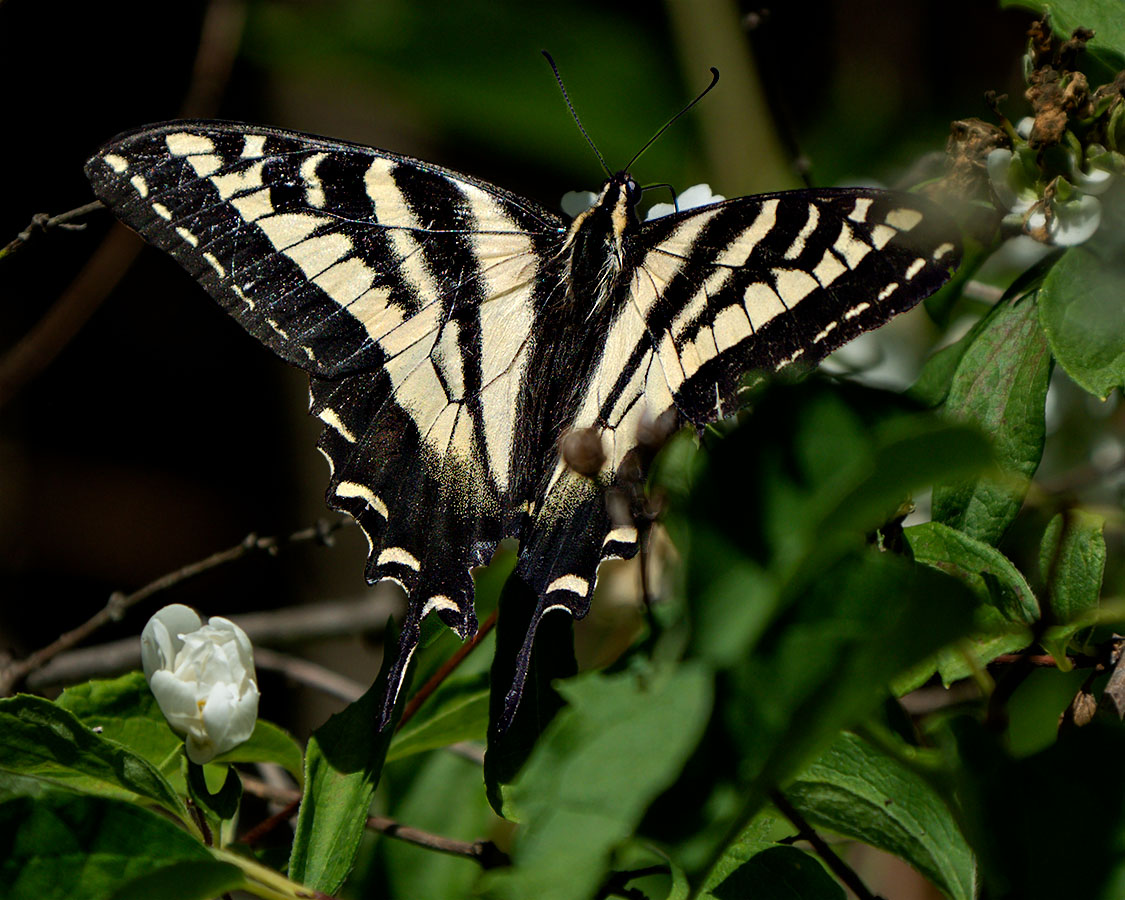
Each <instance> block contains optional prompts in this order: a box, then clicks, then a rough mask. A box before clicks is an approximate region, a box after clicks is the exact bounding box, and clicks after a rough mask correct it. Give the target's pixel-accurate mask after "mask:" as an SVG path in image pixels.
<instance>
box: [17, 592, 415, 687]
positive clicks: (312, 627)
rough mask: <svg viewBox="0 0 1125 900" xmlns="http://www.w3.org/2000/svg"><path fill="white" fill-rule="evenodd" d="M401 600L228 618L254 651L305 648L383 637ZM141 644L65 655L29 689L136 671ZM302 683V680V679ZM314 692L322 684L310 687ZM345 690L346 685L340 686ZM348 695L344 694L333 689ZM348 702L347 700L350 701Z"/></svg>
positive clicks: (377, 598) (373, 598)
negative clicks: (332, 641)
mask: <svg viewBox="0 0 1125 900" xmlns="http://www.w3.org/2000/svg"><path fill="white" fill-rule="evenodd" d="M401 606H402V604H401V601H400V600H399V598H398V596H397V595H394V594H392V593H391V592H389V591H388V592H387V593H385V594H381V593H368V594H367V595H365V596H363V597H357V598H355V599H348V600H333V601H331V602H325V603H313V604H308V605H305V606H289V607H283V608H281V609H271V610H269V611H267V612H258V613H245V614H241V615H232V616H228V617H227V618H229V619H230V620H231V621H233V622H234V623H235V624H236V625H238V626H239V627H240V628H241V629H242V630H243V631H245V632H246V634H247V635H248V636H249V638H250V641H251V643H253V644H254V648H255V649H254V652H255V653H256V654H257V653H259V651H260V649H261V647H262V646H265V645H268V646H275V647H276V646H279V645H280V646H285V645H289V644H298V645H302V646H303V645H305V644H307V643H308V642H309V641H316V640H324V639H327V638H336V637H345V636H348V635H355V634H370V635H374V636H378V635H380V634H382V630H383V626H384V625H386V622H387V618H388V617H389V616H391V615H395V614H397V613H398V612H399V611H400V610H401ZM140 659H141V651H140V642H139V641H138V640H137V639H136V637H129V638H122V639H121V640H117V641H110V642H109V643H105V644H98V645H96V646H94V647H83V648H81V649H78V650H69V651H67V652H65V653H60V654H59V655H58V656H56V657H55V658H54V659H52V660H51V661H50V662H49V663H47V664H46V665H45V666H43V668H41V669H38V670H36V671H34V672H32V673H31V674H29V675H28V676H27V679H26V684H27V686H28V687H29V688H30V689H31V690H34V691H41V690H43V689H44V688H48V687H55V686H58V685H67V684H75V683H77V682H79V681H85V680H87V679H89V678H112V677H113V676H114V675H119V674H121V673H122V672H128V671H129V670H130V669H135V668H137V666H138V665H139V664H140ZM257 659H258V663H259V665H260V666H261V667H262V668H278V669H279V670H280V671H282V672H285V671H286V666H285V663H284V662H283V661H281V662H278V664H277V665H276V666H275V665H273V662H272V658H271V657H270V656H269V655H268V654H267V656H265V657H261V656H259V657H257ZM296 680H298V681H300V680H302V679H301V678H300V677H298V678H297V679H296ZM308 683H309V684H310V686H312V687H319V686H320V685H319V684H314V683H312V682H308ZM337 687H342V683H341V684H340V685H337ZM328 692H329V693H335V694H337V695H340V696H342V692H341V691H340V690H329V691H328ZM345 699H346V698H345Z"/></svg>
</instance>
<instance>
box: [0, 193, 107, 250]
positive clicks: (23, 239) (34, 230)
mask: <svg viewBox="0 0 1125 900" xmlns="http://www.w3.org/2000/svg"><path fill="white" fill-rule="evenodd" d="M102 205H103V204H102V201H101V200H94V201H92V202H90V203H87V204H85V205H84V206H79V207H77V208H76V209H71V210H67V211H66V212H64V213H59V214H58V215H57V216H48V215H47V214H46V213H36V214H35V215H34V216H32V217H31V221H30V222H29V223H28V225H27V227H26V228H25V229H24V230H23V231H21V232H20V233H19V234H17V235H16V236H15V237H14V238H13V239H12V240H10V241H9V242H8V244H7V245H6V246H5V247H4V248H3V249H0V259H3V258H4V257H6V256H10V255H11V254H13V253H15V252H16V251H17V250H19V249H20V247H22V246H23V245H24V244H26V243H27V242H28V241H30V240H31V239H32V238H33V237H35V235H37V234H46V233H47V232H48V231H53V230H54V229H56V228H57V229H61V230H62V231H83V230H85V228H86V223H85V222H75V221H74V220H75V219H81V218H82V217H83V216H88V215H89V214H90V213H92V212H96V211H97V210H99V209H101V208H102Z"/></svg>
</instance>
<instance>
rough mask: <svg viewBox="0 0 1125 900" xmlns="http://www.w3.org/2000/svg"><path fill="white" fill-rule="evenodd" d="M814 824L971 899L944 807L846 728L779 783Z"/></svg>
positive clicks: (962, 849) (965, 863) (965, 848)
mask: <svg viewBox="0 0 1125 900" xmlns="http://www.w3.org/2000/svg"><path fill="white" fill-rule="evenodd" d="M785 796H786V797H787V798H788V799H789V802H790V803H792V804H793V805H794V806H795V807H796V808H797V810H798V811H799V812H800V813H801V814H802V815H803V816H804V817H805V818H806V819H807V820H808V821H809V822H810V824H812V825H813V826H814V827H817V828H827V829H829V830H831V831H834V832H836V833H837V834H841V835H844V836H845V837H850V838H854V839H855V840H858V841H862V842H864V843H865V844H870V845H871V846H873V847H878V848H879V849H880V850H885V851H886V852H888V853H892V854H894V855H895V856H897V857H899V858H900V859H904V860H906V862H908V863H910V865H912V866H913V867H914V868H915V869H917V870H918V871H919V872H921V873H922V874H923V875H925V876H926V878H928V879H929V880H930V881H931V882H932V883H933V884H935V885H936V886H937V887H939V888H941V890H942V891H943V892H944V893H945V894H946V896H948V897H950V898H952V900H973V898H974V893H973V869H974V861H973V855H972V851H971V850H970V849H969V845H968V843H967V842H966V841H965V839H964V837H962V835H961V832H960V830H959V829H958V827H957V824H956V822H955V821H954V818H953V815H952V813H951V812H950V810H949V808H948V807H947V806H946V804H945V803H944V802H943V801H942V799H941V797H940V796H939V795H938V794H937V793H936V792H935V791H934V789H933V788H932V787H931V786H930V785H929V784H928V783H927V782H926V781H925V780H924V779H923V778H921V777H920V776H919V775H917V774H916V773H915V772H913V771H911V770H910V769H908V768H907V767H906V766H904V765H903V764H902V763H900V762H899V761H898V760H896V759H894V758H893V757H891V756H889V755H887V754H885V753H882V752H880V751H879V750H877V749H876V748H874V747H873V746H871V745H870V744H868V743H867V742H866V741H864V740H862V739H861V738H859V737H857V736H856V735H854V734H850V733H844V734H842V735H840V737H839V738H838V739H837V740H836V742H835V743H834V744H833V745H832V746H831V747H829V748H828V750H827V751H826V752H825V753H824V754H823V755H822V756H821V757H820V758H819V759H817V761H816V762H814V763H813V764H812V765H811V766H809V767H808V768H807V769H805V770H804V771H803V772H802V773H801V774H800V775H798V776H797V778H796V780H795V781H793V782H792V783H791V784H789V785H788V786H787V787H786V788H785Z"/></svg>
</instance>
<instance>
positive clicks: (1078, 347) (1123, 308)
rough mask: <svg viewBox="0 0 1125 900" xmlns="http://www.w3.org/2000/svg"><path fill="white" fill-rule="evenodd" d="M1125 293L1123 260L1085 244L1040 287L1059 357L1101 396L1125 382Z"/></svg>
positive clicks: (1045, 321)
mask: <svg viewBox="0 0 1125 900" xmlns="http://www.w3.org/2000/svg"><path fill="white" fill-rule="evenodd" d="M1117 18H1118V20H1120V18H1121V16H1120V10H1118V15H1117ZM1123 297H1125V266H1122V265H1121V264H1120V263H1106V262H1103V261H1102V260H1101V259H1099V257H1098V256H1096V255H1095V254H1094V253H1092V252H1091V251H1090V250H1088V249H1086V248H1084V247H1074V248H1071V249H1070V250H1068V251H1067V252H1066V254H1065V255H1064V256H1063V257H1062V259H1060V260H1059V261H1058V263H1057V264H1056V265H1055V267H1054V268H1053V269H1052V270H1051V272H1050V274H1048V275H1047V278H1046V280H1045V281H1044V282H1043V288H1042V290H1041V291H1040V292H1039V321H1040V323H1041V324H1042V326H1043V331H1044V332H1045V333H1046V335H1047V341H1048V342H1049V344H1050V347H1051V352H1052V353H1053V354H1054V356H1055V359H1057V360H1058V361H1059V365H1060V366H1062V367H1063V370H1064V371H1065V372H1066V374H1067V375H1069V376H1070V377H1071V379H1072V380H1073V381H1074V382H1075V383H1076V384H1078V385H1079V386H1081V387H1083V388H1085V389H1086V390H1087V391H1089V392H1090V393H1091V394H1093V395H1094V396H1096V397H1101V398H1102V399H1104V398H1106V397H1108V396H1109V394H1110V392H1111V391H1112V390H1113V389H1114V388H1115V387H1121V386H1122V385H1125V303H1123V302H1122V298H1123Z"/></svg>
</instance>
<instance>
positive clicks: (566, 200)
mask: <svg viewBox="0 0 1125 900" xmlns="http://www.w3.org/2000/svg"><path fill="white" fill-rule="evenodd" d="M597 202H598V195H597V194H595V193H594V192H593V191H567V192H566V193H565V194H563V196H562V201H561V202H560V203H559V206H561V207H562V211H563V212H564V213H566V214H567V215H568V216H570V217H571V218H572V219H573V218H576V217H577V216H580V215H581V214H582V213H584V212H586V210H588V209H589V208H590V207H591V206H593V205H594V204H595V203H597Z"/></svg>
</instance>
